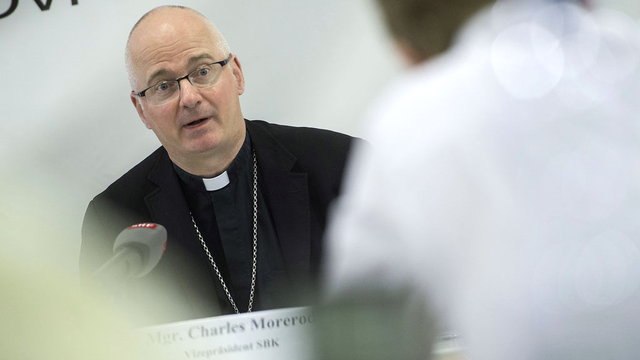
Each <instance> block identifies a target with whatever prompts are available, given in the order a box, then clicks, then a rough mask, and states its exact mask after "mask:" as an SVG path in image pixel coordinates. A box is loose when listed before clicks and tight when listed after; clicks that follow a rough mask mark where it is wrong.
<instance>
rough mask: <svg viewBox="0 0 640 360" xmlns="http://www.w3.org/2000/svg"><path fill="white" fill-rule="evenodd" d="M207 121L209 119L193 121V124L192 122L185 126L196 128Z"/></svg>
mask: <svg viewBox="0 0 640 360" xmlns="http://www.w3.org/2000/svg"><path fill="white" fill-rule="evenodd" d="M207 119H208V118H202V119H198V120H195V121H192V122H190V123H188V124H186V125H185V127H192V126H196V125H198V124H200V123H201V122H203V121H205V120H207Z"/></svg>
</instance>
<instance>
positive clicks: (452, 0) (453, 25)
mask: <svg viewBox="0 0 640 360" xmlns="http://www.w3.org/2000/svg"><path fill="white" fill-rule="evenodd" d="M377 1H378V3H379V5H380V8H381V9H382V12H383V15H384V18H385V20H386V23H387V27H388V29H389V31H390V32H391V35H392V36H393V37H394V39H395V40H396V41H397V42H398V45H399V46H400V48H401V50H402V51H403V53H404V54H405V55H406V57H407V58H408V59H409V60H410V61H411V62H414V63H417V62H421V61H424V60H426V59H427V58H429V57H431V56H433V55H436V54H438V53H440V52H443V51H444V50H446V49H447V48H448V47H449V45H451V42H452V41H453V38H454V36H455V34H456V32H457V31H458V30H459V28H460V27H461V26H462V25H463V24H464V23H465V22H466V21H467V20H468V19H469V18H470V17H471V16H472V15H473V14H474V13H475V12H477V11H478V10H480V9H481V8H482V7H484V6H485V5H487V4H490V3H493V2H494V0H377Z"/></svg>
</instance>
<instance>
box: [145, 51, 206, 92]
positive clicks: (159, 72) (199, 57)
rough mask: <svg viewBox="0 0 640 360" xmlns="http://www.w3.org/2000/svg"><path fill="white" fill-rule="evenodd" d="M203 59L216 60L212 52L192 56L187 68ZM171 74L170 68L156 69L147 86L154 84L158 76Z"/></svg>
mask: <svg viewBox="0 0 640 360" xmlns="http://www.w3.org/2000/svg"><path fill="white" fill-rule="evenodd" d="M202 59H209V60H212V61H213V60H214V59H213V56H211V55H210V54H202V55H197V56H192V57H190V58H189V61H188V62H187V68H189V67H191V66H193V65H194V64H196V63H197V62H198V61H200V60H202ZM169 74H171V72H170V71H169V70H167V69H158V70H156V71H155V72H154V73H153V74H151V76H150V77H149V80H148V81H147V86H151V85H153V84H154V81H155V79H156V78H158V77H167V76H169Z"/></svg>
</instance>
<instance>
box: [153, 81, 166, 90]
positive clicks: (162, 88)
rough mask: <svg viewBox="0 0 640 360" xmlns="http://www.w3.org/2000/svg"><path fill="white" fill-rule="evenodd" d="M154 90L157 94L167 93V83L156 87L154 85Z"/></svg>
mask: <svg viewBox="0 0 640 360" xmlns="http://www.w3.org/2000/svg"><path fill="white" fill-rule="evenodd" d="M155 90H156V91H159V92H163V91H167V90H169V83H167V82H166V81H165V82H161V83H159V84H158V85H156V88H155Z"/></svg>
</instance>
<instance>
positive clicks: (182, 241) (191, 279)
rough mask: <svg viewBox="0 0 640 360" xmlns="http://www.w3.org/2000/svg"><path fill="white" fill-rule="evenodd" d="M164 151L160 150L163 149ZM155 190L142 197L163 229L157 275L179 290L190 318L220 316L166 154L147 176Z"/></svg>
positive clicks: (207, 269)
mask: <svg viewBox="0 0 640 360" xmlns="http://www.w3.org/2000/svg"><path fill="white" fill-rule="evenodd" d="M163 151H164V150H163ZM148 179H149V181H151V182H153V183H155V184H156V185H157V186H158V187H157V188H156V189H155V190H154V191H152V192H150V193H149V194H147V196H145V202H146V204H147V208H148V210H149V213H150V214H151V218H152V221H153V222H155V223H158V224H161V225H163V226H164V227H165V228H166V229H167V233H168V238H169V240H168V241H167V247H166V250H165V253H164V254H163V258H162V259H161V261H160V263H159V264H158V267H159V269H158V270H159V271H158V272H159V274H161V275H162V276H166V277H168V278H167V279H165V281H166V282H169V281H174V282H175V284H174V287H175V288H177V289H181V291H180V294H178V295H177V296H179V297H182V298H183V302H186V303H183V304H182V305H181V306H182V307H183V308H184V310H183V311H186V312H187V313H189V314H190V315H188V316H189V317H191V318H196V317H205V316H213V315H218V314H220V310H219V306H218V303H217V300H216V299H217V296H216V290H215V287H214V285H213V284H214V283H213V282H212V278H211V269H210V265H209V261H208V259H207V258H206V256H205V255H204V252H203V251H202V248H201V247H200V242H199V240H198V238H197V235H196V233H195V231H194V230H193V225H192V222H191V217H190V215H189V214H190V212H189V206H188V205H187V201H186V200H185V198H184V195H183V194H182V188H181V186H180V182H179V180H178V176H177V174H176V173H175V170H174V169H173V165H172V163H171V160H170V159H169V156H168V154H167V153H166V152H164V153H163V156H162V157H161V158H160V160H159V161H158V163H157V164H156V166H155V167H154V168H153V170H152V171H151V172H150V173H149V175H148Z"/></svg>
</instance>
